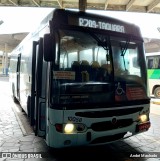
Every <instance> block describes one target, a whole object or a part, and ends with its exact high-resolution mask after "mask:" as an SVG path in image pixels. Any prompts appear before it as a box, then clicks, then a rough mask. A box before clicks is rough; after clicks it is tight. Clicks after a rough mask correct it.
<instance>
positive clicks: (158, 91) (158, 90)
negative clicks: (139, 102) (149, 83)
mask: <svg viewBox="0 0 160 161" xmlns="http://www.w3.org/2000/svg"><path fill="white" fill-rule="evenodd" d="M154 96H155V97H156V98H160V87H157V88H155V90H154Z"/></svg>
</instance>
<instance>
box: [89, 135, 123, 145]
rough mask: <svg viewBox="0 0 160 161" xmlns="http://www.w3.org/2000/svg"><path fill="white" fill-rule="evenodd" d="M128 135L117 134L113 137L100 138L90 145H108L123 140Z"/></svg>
mask: <svg viewBox="0 0 160 161" xmlns="http://www.w3.org/2000/svg"><path fill="white" fill-rule="evenodd" d="M125 134H126V133H121V134H116V135H111V136H103V137H100V138H96V139H95V140H93V141H92V142H91V143H90V144H101V143H107V142H112V141H115V140H119V139H122V138H123V137H124V135H125Z"/></svg>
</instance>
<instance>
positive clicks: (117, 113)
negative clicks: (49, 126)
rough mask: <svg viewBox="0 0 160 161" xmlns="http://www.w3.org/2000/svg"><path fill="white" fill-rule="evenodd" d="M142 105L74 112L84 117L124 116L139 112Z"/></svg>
mask: <svg viewBox="0 0 160 161" xmlns="http://www.w3.org/2000/svg"><path fill="white" fill-rule="evenodd" d="M142 109H143V107H136V108H128V109H127V108H124V109H118V110H102V111H89V112H76V116H79V117H86V118H103V117H113V116H124V115H130V114H133V113H136V112H139V111H141V110H142Z"/></svg>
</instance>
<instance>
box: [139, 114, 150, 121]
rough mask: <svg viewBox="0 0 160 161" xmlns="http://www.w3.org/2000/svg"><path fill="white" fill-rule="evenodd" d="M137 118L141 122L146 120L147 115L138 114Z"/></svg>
mask: <svg viewBox="0 0 160 161" xmlns="http://www.w3.org/2000/svg"><path fill="white" fill-rule="evenodd" d="M139 119H140V121H141V122H146V121H147V119H148V118H147V115H140V116H139Z"/></svg>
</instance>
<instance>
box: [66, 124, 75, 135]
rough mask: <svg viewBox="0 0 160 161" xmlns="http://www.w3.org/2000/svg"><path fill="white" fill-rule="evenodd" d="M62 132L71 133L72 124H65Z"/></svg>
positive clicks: (72, 130) (72, 129)
mask: <svg viewBox="0 0 160 161" xmlns="http://www.w3.org/2000/svg"><path fill="white" fill-rule="evenodd" d="M64 132H65V133H67V134H71V133H73V132H74V125H73V124H66V125H65V127H64Z"/></svg>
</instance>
